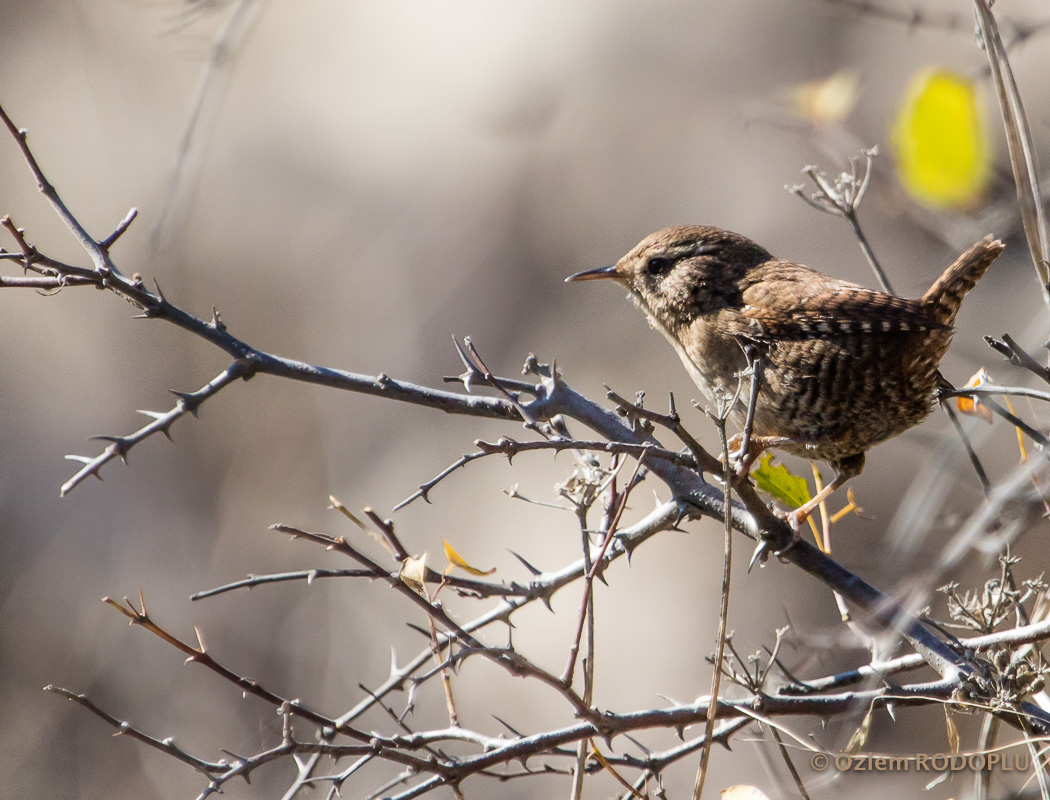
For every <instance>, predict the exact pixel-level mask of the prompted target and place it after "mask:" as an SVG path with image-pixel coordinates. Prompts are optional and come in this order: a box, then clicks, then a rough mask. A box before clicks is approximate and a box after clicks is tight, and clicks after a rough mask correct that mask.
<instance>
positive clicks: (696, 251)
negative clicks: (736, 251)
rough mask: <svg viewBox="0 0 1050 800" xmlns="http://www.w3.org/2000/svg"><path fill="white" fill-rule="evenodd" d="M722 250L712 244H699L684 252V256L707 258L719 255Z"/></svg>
mask: <svg viewBox="0 0 1050 800" xmlns="http://www.w3.org/2000/svg"><path fill="white" fill-rule="evenodd" d="M720 249H721V248H720V247H719V246H718V245H717V244H714V243H712V242H697V243H695V244H693V245H690V246H689V247H687V248H685V249H684V250H683V251H682V255H683V256H705V255H708V254H709V253H717V252H718V251H719V250H720Z"/></svg>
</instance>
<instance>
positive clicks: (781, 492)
mask: <svg viewBox="0 0 1050 800" xmlns="http://www.w3.org/2000/svg"><path fill="white" fill-rule="evenodd" d="M772 462H773V456H772V455H771V454H769V453H766V454H765V455H764V456H762V458H761V460H760V461H759V463H758V468H757V469H755V470H754V471H752V473H751V477H752V478H754V479H755V483H756V484H757V485H758V488H759V489H761V490H762V491H763V492H768V493H769V494H771V495H773V497H775V498H776V499H777V500H781V501H783V502H784V503H786V504H787V505H788V506H790V507H791V508H798V507H799V506H801V505H802V504H804V503H807V502H809V499H810V495H809V484H808V483H806V479H805V478H800V477H798V476H797V475H792V474H791V473H790V472H788V468H787V467H785V466H784V465H783V464H781V465H779V466H776V467H774V466H773V463H772Z"/></svg>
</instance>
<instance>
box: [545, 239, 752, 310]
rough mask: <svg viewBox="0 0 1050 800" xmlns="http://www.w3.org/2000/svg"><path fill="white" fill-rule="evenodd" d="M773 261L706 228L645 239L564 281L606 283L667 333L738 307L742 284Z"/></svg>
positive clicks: (749, 245) (748, 245)
mask: <svg viewBox="0 0 1050 800" xmlns="http://www.w3.org/2000/svg"><path fill="white" fill-rule="evenodd" d="M770 258H772V256H770V254H769V253H768V252H766V251H765V250H763V249H762V248H761V247H759V246H758V245H757V244H755V243H754V242H752V241H751V240H750V239H748V238H747V237H745V236H741V235H740V234H737V233H732V232H730V231H726V230H722V229H721V228H713V227H709V226H705V225H678V226H676V227H673V228H664V229H663V230H661V231H657V232H656V233H653V234H650V235H649V236H646V237H645V238H644V239H642V241H640V242H639V243H638V244H637V245H635V247H634V248H633V249H632V250H631V251H630V252H629V253H627V255H625V256H624V257H623V258H621V259H620V260H619V261H617V262H616V263H615V264H613V265H611V266H608V267H599V268H598V269H590V270H585V271H584V272H577V273H576V274H575V275H570V276H569V277H568V278H566V279H565V280H566V281H588V280H597V279H599V278H607V279H611V280H614V281H616V282H617V283H620V284H622V285H624V286H626V287H627V288H628V289H629V290H630V292H631V297H632V299H634V301H635V302H636V303H638V305H639V306H641V308H642V309H643V310H644V311H645V312H646V313H648V314H649V315H651V316H653V317H655V318H657V319H658V320H659V321H660V322H661V323H662V324H663V325H664V326H665V327H667V328H671V329H674V328H677V327H680V326H682V325H687V324H689V323H690V322H692V321H693V320H694V319H695V318H696V317H698V316H702V315H704V314H710V313H713V312H716V311H718V310H719V309H721V308H725V307H726V306H729V305H733V304H734V303H738V302H739V298H740V293H741V291H742V290H743V286H742V285H741V281H742V279H743V278H744V276H745V275H746V273H747V271H748V270H749V269H751V268H752V267H754V266H756V265H758V264H761V263H763V262H765V261H768V260H769V259H770Z"/></svg>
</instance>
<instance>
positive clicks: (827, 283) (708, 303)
mask: <svg viewBox="0 0 1050 800" xmlns="http://www.w3.org/2000/svg"><path fill="white" fill-rule="evenodd" d="M1002 249H1003V245H1002V243H1001V242H1000V241H998V240H997V239H994V238H993V237H991V236H988V237H986V238H984V239H983V240H981V241H980V242H977V243H976V244H975V245H973V246H972V247H971V248H970V249H969V250H967V251H966V252H965V253H963V254H962V255H961V256H959V258H958V259H957V260H956V261H955V262H954V263H953V264H952V265H951V266H950V267H948V269H947V270H946V271H945V272H944V273H943V274H942V275H941V277H940V278H939V279H938V280H937V281H936V282H935V283H934V284H933V286H931V287H930V289H929V291H927V292H926V293H925V294H924V295H923V296H922V297H921V298H919V299H917V300H910V299H906V298H902V297H896V296H893V295H888V294H884V293H882V292H877V291H873V290H871V289H866V288H864V287H862V286H859V285H857V284H853V283H849V282H847V281H842V280H838V279H837V278H832V277H830V276H828V275H825V274H823V273H821V272H817V271H816V270H813V269H810V268H809V267H805V266H802V265H801V264H795V263H792V262H790V261H784V260H782V259H778V258H774V257H773V256H771V255H770V254H769V253H768V252H767V251H766V250H765V249H763V248H762V247H760V246H758V245H757V244H755V243H754V242H752V241H751V240H750V239H748V238H746V237H744V236H741V235H739V234H736V233H732V232H729V231H725V230H722V229H720V228H714V227H707V226H699V225H683V226H678V227H674V228H666V229H664V230H661V231H657V232H656V233H654V234H652V235H650V236H648V237H646V238H645V239H643V240H642V241H641V242H639V243H638V245H636V246H635V247H634V248H633V249H632V250H631V251H630V252H629V253H627V255H625V256H624V257H623V258H621V259H620V260H619V261H618V262H617V263H616V265H615V267H607V268H604V269H603V270H591V271H589V272H585V273H579V274H578V275H576V276H573V278H574V279H585V278H596V277H602V278H612V279H614V280H616V281H617V282H619V283H621V284H623V285H625V286H627V288H628V289H629V290H630V293H631V295H630V296H631V298H632V299H633V300H634V301H635V303H636V304H637V305H638V306H639V307H640V308H641V309H642V310H643V311H644V312H645V313H646V315H647V316H648V317H649V320H650V322H651V323H652V324H653V326H654V327H656V328H657V329H659V330H660V331H661V332H662V333H663V334H664V335H665V336H666V337H667V339H668V341H669V342H670V343H671V344H672V346H674V348H675V350H676V351H677V352H678V355H679V356H680V358H681V360H682V363H683V364H684V365H685V367H686V369H687V370H688V371H689V374H690V376H691V377H692V378H693V381H694V382H695V383H696V384H697V386H698V387H699V388H700V390H701V391H702V392H703V393H704V394H705V395H706V396H707V398H708V400H709V401H711V402H714V401H715V400H716V398H717V396H718V395H724V396H731V395H732V394H733V393H734V392H735V391H736V389H737V384H738V382H739V380H740V378H739V376H740V373H741V371H743V370H744V369H745V368H746V367H747V360H746V358H745V355H744V349H743V347H742V345H744V344H745V343H751V344H753V345H754V346H755V349H756V350H757V352H758V354H759V355H760V357H761V360H762V367H763V370H762V379H761V382H760V385H759V386H760V388H759V395H758V398H757V399H756V403H755V420H754V433H755V436H756V437H758V439H759V440H763V439H764V440H767V441H770V442H772V441H773V440H778V441H779V442H780V443H778V444H777V445H776V446H777V447H779V448H780V449H783V450H785V451H787V452H790V453H794V454H796V455H801V456H805V457H808V458H812V459H818V460H822V461H827V462H829V463H831V465H832V466H833V467H834V468H835V469H836V471H837V472H838V473H839V476H840V478H841V479H840V480H837V481H836V483H835V485H839V484H840V483H842V482H844V480H845V479H846V478H848V477H850V476H852V475H856V474H858V473H859V472H860V470H861V469H862V468H863V463H864V453H865V451H866V450H868V449H869V448H871V447H873V446H874V445H876V444H879V443H880V442H883V441H885V440H886V439H889V438H891V437H893V436H896V435H898V434H900V433H902V432H903V431H905V430H907V429H908V428H910V427H911V426H913V425H915V424H917V423H918V422H920V421H921V420H922V419H923V418H924V417H925V416H926V415H927V414H928V413H929V412H930V409H931V407H932V404H933V401H934V397H935V394H936V390H937V388H938V382H939V380H940V377H939V372H938V366H939V364H940V361H941V359H942V358H943V357H944V354H945V353H946V352H947V349H948V344H949V342H950V341H951V336H952V328H951V326H952V324H953V323H954V321H955V315H956V313H957V312H958V310H959V305H960V304H961V302H962V299H963V297H964V296H965V294H966V293H967V292H968V291H969V290H970V289H972V288H973V287H974V286H975V285H976V283H977V281H978V280H979V279H980V278H981V276H982V275H983V274H984V273H985V271H986V270H987V269H988V267H989V266H990V265H991V263H992V261H994V260H995V258H996V256H998V255H999V253H1000V252H1002ZM747 406H748V396H747V392H746V391H744V392H742V393H741V394H740V399H739V400H738V401H737V404H736V407H735V408H734V411H733V415H734V417H735V418H736V420H737V422H738V423H740V422H742V420H743V417H744V414H745V411H746V409H747Z"/></svg>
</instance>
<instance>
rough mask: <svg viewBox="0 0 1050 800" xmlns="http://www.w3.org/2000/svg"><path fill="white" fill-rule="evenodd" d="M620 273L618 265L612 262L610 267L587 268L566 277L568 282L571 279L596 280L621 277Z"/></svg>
mask: <svg viewBox="0 0 1050 800" xmlns="http://www.w3.org/2000/svg"><path fill="white" fill-rule="evenodd" d="M619 277H620V274H619V273H618V272H617V271H616V265H615V264H610V265H609V266H608V267H598V268H597V269H585V270H584V271H583V272H577V273H576V274H575V275H570V276H569V277H568V278H566V279H565V282H566V283H569V282H570V281H596V280H598V279H599V278H619Z"/></svg>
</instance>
